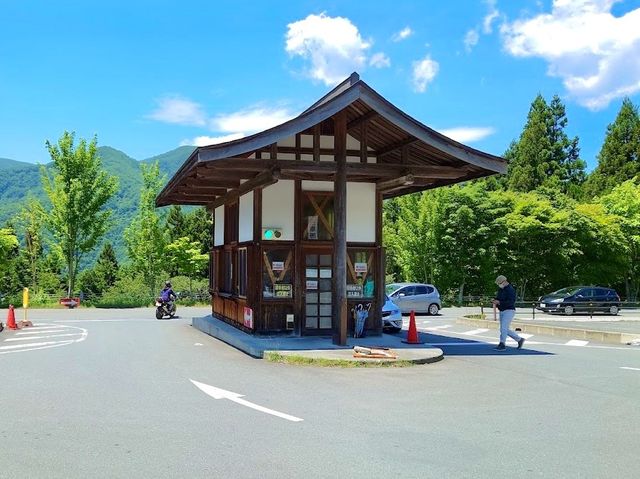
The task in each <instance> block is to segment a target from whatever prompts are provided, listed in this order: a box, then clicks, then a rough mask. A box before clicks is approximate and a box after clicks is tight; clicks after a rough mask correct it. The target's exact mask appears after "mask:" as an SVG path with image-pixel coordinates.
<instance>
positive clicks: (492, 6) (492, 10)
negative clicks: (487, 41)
mask: <svg viewBox="0 0 640 479" xmlns="http://www.w3.org/2000/svg"><path fill="white" fill-rule="evenodd" d="M485 3H486V4H487V7H489V13H487V14H486V15H485V17H484V18H483V19H482V32H483V33H485V34H487V35H488V34H490V33H492V32H493V25H492V24H493V21H494V20H496V19H497V18H498V17H499V16H500V11H499V10H498V9H497V7H496V0H487V1H486V2H485Z"/></svg>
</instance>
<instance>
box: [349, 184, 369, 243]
mask: <svg viewBox="0 0 640 479" xmlns="http://www.w3.org/2000/svg"><path fill="white" fill-rule="evenodd" d="M375 240H376V185H375V183H347V241H362V242H368V243H373V242H375Z"/></svg>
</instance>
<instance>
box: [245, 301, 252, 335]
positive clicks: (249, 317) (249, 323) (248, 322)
mask: <svg viewBox="0 0 640 479" xmlns="http://www.w3.org/2000/svg"><path fill="white" fill-rule="evenodd" d="M244 327H245V328H249V329H253V309H251V308H247V307H246V306H245V307H244Z"/></svg>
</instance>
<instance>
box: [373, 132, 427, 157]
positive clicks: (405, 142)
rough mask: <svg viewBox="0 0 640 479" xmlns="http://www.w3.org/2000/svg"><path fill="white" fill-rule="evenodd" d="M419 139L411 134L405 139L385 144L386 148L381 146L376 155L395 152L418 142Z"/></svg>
mask: <svg viewBox="0 0 640 479" xmlns="http://www.w3.org/2000/svg"><path fill="white" fill-rule="evenodd" d="M418 141H420V140H418V139H417V138H415V137H413V136H410V137H409V138H405V139H404V140H401V141H398V142H396V143H393V144H391V145H389V146H385V147H384V148H380V149H379V150H377V151H376V155H378V158H380V157H382V156H384V155H388V154H389V153H393V152H394V151H396V150H398V149H400V148H403V147H405V146H409V145H412V144H414V143H417V142H418Z"/></svg>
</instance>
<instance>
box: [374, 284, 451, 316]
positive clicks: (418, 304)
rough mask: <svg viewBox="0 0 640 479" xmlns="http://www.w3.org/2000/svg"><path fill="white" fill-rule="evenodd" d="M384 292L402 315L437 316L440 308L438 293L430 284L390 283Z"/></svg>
mask: <svg viewBox="0 0 640 479" xmlns="http://www.w3.org/2000/svg"><path fill="white" fill-rule="evenodd" d="M385 292H386V293H387V295H389V297H390V298H391V301H393V302H394V303H395V304H397V305H398V307H399V308H400V311H401V312H402V313H410V312H411V311H412V310H413V311H415V312H416V313H418V312H420V313H424V312H426V313H428V314H431V315H436V314H438V311H440V309H441V308H442V303H441V301H440V293H439V292H438V290H437V289H436V287H435V286H434V285H432V284H422V283H391V284H388V285H387V286H386V287H385Z"/></svg>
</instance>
